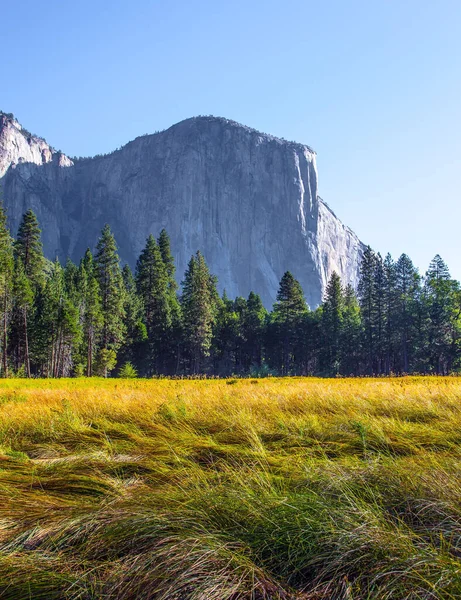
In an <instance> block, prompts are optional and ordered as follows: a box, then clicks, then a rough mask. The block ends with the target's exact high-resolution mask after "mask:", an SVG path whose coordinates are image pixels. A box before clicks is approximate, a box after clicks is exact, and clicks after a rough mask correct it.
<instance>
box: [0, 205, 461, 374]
mask: <svg viewBox="0 0 461 600" xmlns="http://www.w3.org/2000/svg"><path fill="white" fill-rule="evenodd" d="M0 318H1V323H2V325H1V329H2V334H1V343H0V346H1V365H0V375H1V376H3V377H9V376H22V377H68V376H87V377H91V376H94V375H99V376H105V377H107V376H109V375H119V376H122V377H133V376H136V375H139V376H144V377H152V376H156V375H169V376H175V375H176V376H181V375H198V374H208V375H217V376H229V375H251V376H264V375H269V374H274V375H320V376H338V375H343V376H348V375H354V376H363V375H391V374H403V373H437V374H448V373H452V372H456V371H458V370H459V369H460V368H461V345H460V339H461V289H460V285H459V283H458V282H457V281H455V280H453V279H451V277H450V274H449V271H448V268H447V266H446V264H445V263H444V261H443V260H442V259H441V258H440V256H438V255H437V256H436V257H435V258H434V259H433V260H432V261H431V263H430V265H429V268H428V271H427V273H426V275H425V276H424V277H422V276H420V275H419V273H418V270H417V269H416V268H415V266H414V265H413V263H412V262H411V260H410V258H409V257H408V256H407V255H406V254H403V255H402V256H401V257H400V258H399V259H398V260H397V261H394V260H393V259H392V258H391V256H390V255H387V256H386V257H385V258H384V259H383V258H382V257H381V255H380V254H379V253H375V252H374V251H373V250H372V249H371V248H370V247H367V248H366V250H365V252H364V255H363V260H362V264H361V268H360V281H359V285H358V288H357V290H354V289H353V288H352V287H351V286H350V285H346V286H344V285H342V283H341V280H340V278H339V276H338V275H337V274H336V273H333V274H332V276H331V278H330V280H329V282H328V285H327V287H326V291H325V295H324V299H323V302H322V304H321V305H320V306H319V307H318V308H316V309H315V310H310V309H309V307H308V306H307V304H306V301H305V298H304V293H303V290H302V288H301V286H300V284H299V282H298V281H297V280H296V279H295V278H294V277H293V275H292V274H291V273H290V272H286V273H285V274H284V275H283V277H282V279H281V281H280V286H279V290H278V294H277V299H276V302H275V304H274V306H273V309H272V311H270V312H269V311H267V310H266V309H265V307H264V305H263V303H262V301H261V298H260V297H259V296H258V294H256V293H254V292H251V293H250V294H249V296H248V298H242V297H238V298H236V299H235V300H232V299H230V298H228V297H227V295H226V293H225V292H224V294H223V295H222V296H220V295H219V293H218V291H217V279H216V277H214V276H213V275H211V274H210V271H209V269H208V266H207V264H206V262H205V259H204V257H203V255H202V254H201V253H200V252H197V253H196V254H195V255H193V256H192V257H191V259H190V261H189V264H188V267H187V269H186V272H185V274H184V280H183V282H182V284H181V289H178V286H177V284H176V279H175V264H174V260H173V256H172V253H171V248H170V240H169V238H168V234H167V232H166V231H165V230H162V231H161V232H160V235H159V237H158V239H155V237H154V236H153V235H150V236H149V237H148V238H147V240H146V245H145V247H144V249H143V250H142V252H141V254H140V256H139V258H138V261H137V264H136V269H135V272H134V273H133V272H132V271H131V269H130V267H129V266H128V265H125V266H123V268H122V267H121V265H120V260H119V256H118V253H117V246H116V242H115V239H114V236H113V234H112V232H111V230H110V227H109V226H108V225H106V226H105V227H104V229H103V230H102V232H101V236H100V238H99V240H98V242H97V245H96V250H95V253H94V255H93V254H92V252H91V251H90V250H89V249H88V250H87V251H86V253H85V255H84V256H83V257H82V259H81V260H80V262H79V264H78V265H77V264H74V263H73V262H72V261H71V260H68V261H67V262H66V264H65V265H64V266H62V265H61V264H60V263H59V261H58V260H56V261H55V262H50V261H48V260H46V259H45V257H44V255H43V250H42V244H41V232H40V228H39V224H38V222H37V218H36V216H35V214H34V213H33V212H32V211H31V210H28V211H27V212H26V213H25V214H24V215H23V217H22V221H21V224H20V226H19V229H18V232H17V236H16V239H13V238H12V237H11V235H10V232H9V230H8V226H7V219H6V215H5V212H4V210H3V208H2V207H1V205H0Z"/></svg>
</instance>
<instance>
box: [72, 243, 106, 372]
mask: <svg viewBox="0 0 461 600" xmlns="http://www.w3.org/2000/svg"><path fill="white" fill-rule="evenodd" d="M77 281H78V283H77V289H78V293H79V297H80V302H79V314H80V323H81V326H82V332H83V338H82V346H81V351H80V361H81V362H80V364H81V367H80V368H81V370H82V372H83V369H84V372H85V374H86V376H87V377H92V375H93V370H94V362H95V357H96V356H97V351H98V344H99V341H100V337H101V331H102V326H103V316H102V308H101V292H100V289H99V282H98V279H97V272H96V267H95V264H94V260H93V255H92V253H91V251H90V249H89V248H88V249H87V250H86V252H85V255H84V257H83V258H82V260H81V261H80V264H79V267H78V276H77Z"/></svg>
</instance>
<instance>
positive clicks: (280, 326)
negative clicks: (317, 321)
mask: <svg viewBox="0 0 461 600" xmlns="http://www.w3.org/2000/svg"><path fill="white" fill-rule="evenodd" d="M307 311H308V307H307V304H306V300H305V298H304V293H303V290H302V288H301V285H300V284H299V281H297V280H296V279H295V278H294V277H293V275H292V274H291V273H290V272H289V271H287V272H286V273H284V275H283V277H282V279H281V280H280V286H279V290H278V293H277V301H276V303H275V304H274V310H273V314H272V327H271V328H270V332H269V336H270V337H271V338H272V346H273V345H274V342H275V346H276V347H277V346H280V347H281V353H280V363H279V368H280V370H281V372H282V374H283V375H287V374H288V373H289V372H290V371H291V370H292V369H295V368H296V354H297V350H299V347H300V344H301V336H300V331H301V329H300V327H299V325H300V323H301V321H302V318H303V316H304V315H305V314H306V312H307Z"/></svg>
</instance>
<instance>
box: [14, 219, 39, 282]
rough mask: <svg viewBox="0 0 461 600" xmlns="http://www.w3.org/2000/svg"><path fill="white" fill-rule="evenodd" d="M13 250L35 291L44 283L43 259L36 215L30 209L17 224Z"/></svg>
mask: <svg viewBox="0 0 461 600" xmlns="http://www.w3.org/2000/svg"><path fill="white" fill-rule="evenodd" d="M14 252H15V257H16V258H17V259H19V260H20V261H21V262H22V264H23V266H24V272H25V274H26V277H28V278H29V281H30V282H31V286H32V290H33V291H34V292H35V290H37V289H38V288H40V287H41V286H43V284H44V263H45V259H44V257H43V249H42V242H41V231H40V228H39V225H38V221H37V217H36V216H35V213H34V212H33V211H32V210H30V209H29V210H28V211H27V212H25V213H24V215H23V217H22V221H21V223H20V225H19V229H18V235H17V238H16V241H15V242H14Z"/></svg>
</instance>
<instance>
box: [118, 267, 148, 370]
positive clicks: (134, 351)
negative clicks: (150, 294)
mask: <svg viewBox="0 0 461 600" xmlns="http://www.w3.org/2000/svg"><path fill="white" fill-rule="evenodd" d="M122 277H123V283H124V285H125V314H126V319H125V323H126V336H125V340H124V343H123V346H122V348H121V350H120V353H119V357H118V359H119V360H118V362H119V364H122V365H125V367H126V369H124V371H123V372H124V373H128V372H129V370H130V365H131V368H134V364H136V365H138V364H140V363H141V362H142V353H143V348H144V344H145V342H146V341H147V329H146V325H145V323H144V314H143V305H142V300H141V297H140V296H139V295H138V293H137V290H136V281H135V279H134V277H133V273H132V272H131V269H130V267H129V266H128V265H125V266H124V267H123V270H122ZM133 363H134V364H133ZM127 365H128V366H127ZM135 370H136V369H135ZM120 377H121V375H120Z"/></svg>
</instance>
